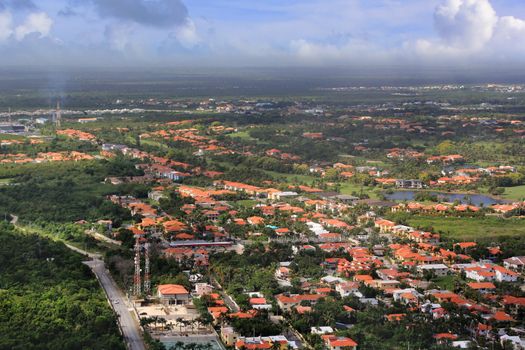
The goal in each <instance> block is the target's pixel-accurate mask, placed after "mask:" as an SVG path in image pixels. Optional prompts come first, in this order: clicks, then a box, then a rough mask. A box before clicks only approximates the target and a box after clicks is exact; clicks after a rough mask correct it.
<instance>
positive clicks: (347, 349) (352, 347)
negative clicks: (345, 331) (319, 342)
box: [322, 335, 357, 350]
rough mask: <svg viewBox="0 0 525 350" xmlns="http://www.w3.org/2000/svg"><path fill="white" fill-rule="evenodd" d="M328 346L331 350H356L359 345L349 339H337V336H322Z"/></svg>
mask: <svg viewBox="0 0 525 350" xmlns="http://www.w3.org/2000/svg"><path fill="white" fill-rule="evenodd" d="M322 338H323V340H324V342H325V344H326V346H327V347H328V349H330V350H356V349H357V343H356V342H355V341H354V340H353V339H351V338H348V337H337V336H335V335H324V336H322Z"/></svg>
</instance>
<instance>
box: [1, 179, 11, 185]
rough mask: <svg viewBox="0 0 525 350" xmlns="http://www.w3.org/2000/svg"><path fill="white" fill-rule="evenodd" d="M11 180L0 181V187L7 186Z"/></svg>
mask: <svg viewBox="0 0 525 350" xmlns="http://www.w3.org/2000/svg"><path fill="white" fill-rule="evenodd" d="M11 180H12V179H0V186H4V185H8V184H10V183H11Z"/></svg>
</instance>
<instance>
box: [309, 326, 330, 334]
mask: <svg viewBox="0 0 525 350" xmlns="http://www.w3.org/2000/svg"><path fill="white" fill-rule="evenodd" d="M310 333H312V334H318V335H322V334H333V333H334V329H333V328H332V327H328V326H323V327H312V328H310Z"/></svg>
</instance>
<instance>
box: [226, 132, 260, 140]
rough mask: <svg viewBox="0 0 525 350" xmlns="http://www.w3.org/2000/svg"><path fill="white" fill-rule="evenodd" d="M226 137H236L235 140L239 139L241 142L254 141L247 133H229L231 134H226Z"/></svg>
mask: <svg viewBox="0 0 525 350" xmlns="http://www.w3.org/2000/svg"><path fill="white" fill-rule="evenodd" d="M227 136H228V137H232V138H233V137H237V138H240V139H243V140H251V141H253V140H256V139H254V138H253V137H251V136H250V134H249V133H248V131H238V132H234V133H231V134H228V135H227Z"/></svg>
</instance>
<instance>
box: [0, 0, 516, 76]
mask: <svg viewBox="0 0 525 350" xmlns="http://www.w3.org/2000/svg"><path fill="white" fill-rule="evenodd" d="M523 63H525V1H523V0H0V65H3V66H28V65H35V66H45V65H54V66H72V67H77V66H79V67H83V66H93V67H97V66H108V67H111V66H144V67H169V66H189V67H192V66H195V67H199V66H208V67H215V66H217V67H235V66H246V67H258V66H259V67H260V66H264V67H272V66H277V67H287V66H323V67H325V66H328V67H330V66H347V65H348V66H374V65H378V66H380V65H397V66H406V67H411V66H415V65H417V66H434V65H435V66H437V65H439V66H447V65H454V66H458V67H460V66H468V65H473V64H480V65H493V66H498V67H500V66H508V65H520V64H523Z"/></svg>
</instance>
